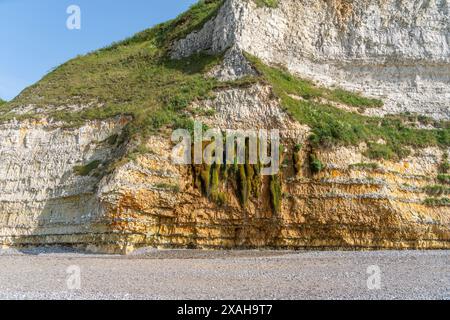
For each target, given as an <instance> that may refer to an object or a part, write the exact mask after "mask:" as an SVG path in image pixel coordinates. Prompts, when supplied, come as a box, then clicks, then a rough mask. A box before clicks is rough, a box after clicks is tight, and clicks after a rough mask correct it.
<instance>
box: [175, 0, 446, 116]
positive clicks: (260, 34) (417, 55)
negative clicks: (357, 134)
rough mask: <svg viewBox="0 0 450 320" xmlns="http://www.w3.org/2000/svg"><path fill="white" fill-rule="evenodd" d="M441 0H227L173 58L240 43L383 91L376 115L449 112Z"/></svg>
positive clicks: (319, 77)
mask: <svg viewBox="0 0 450 320" xmlns="http://www.w3.org/2000/svg"><path fill="white" fill-rule="evenodd" d="M449 12H450V3H449V2H448V1H447V0H433V1H425V2H424V1H420V0H408V1H402V0H387V1H386V0H370V1H367V0H352V1H346V0H333V1H325V0H319V1H317V0H280V1H279V7H278V8H276V9H272V8H257V7H256V5H255V4H254V2H253V1H246V0H227V1H226V3H225V5H224V7H223V8H222V9H221V11H220V12H219V15H218V16H217V18H216V19H215V20H213V21H211V22H210V23H208V24H207V25H205V27H204V29H203V30H201V31H199V32H197V33H194V34H192V35H190V36H188V37H187V38H186V39H185V40H181V41H179V42H178V44H177V45H176V46H175V48H174V51H173V56H174V57H183V56H189V55H191V54H192V53H193V52H197V51H202V50H210V51H212V52H222V51H223V50H224V49H226V48H228V47H232V46H234V47H238V48H240V49H241V50H244V51H247V52H249V53H251V54H253V55H255V56H257V57H259V58H261V59H263V60H264V61H265V62H268V63H276V64H282V65H284V66H286V67H287V68H288V69H289V70H290V71H292V72H294V73H297V74H300V75H301V76H303V77H308V78H311V79H313V80H315V81H317V82H318V83H320V84H323V85H326V86H331V85H337V86H339V87H343V88H345V89H348V90H353V91H357V92H363V93H364V94H365V95H369V96H373V97H378V98H383V100H384V101H385V102H386V104H385V106H384V108H383V109H382V110H369V112H372V113H376V114H386V113H400V112H407V111H409V112H416V113H420V114H424V115H428V116H432V117H434V118H436V119H450V13H449Z"/></svg>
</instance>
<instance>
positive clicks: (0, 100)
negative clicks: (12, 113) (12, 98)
mask: <svg viewBox="0 0 450 320" xmlns="http://www.w3.org/2000/svg"><path fill="white" fill-rule="evenodd" d="M5 103H6V101H5V100H3V99H1V98H0V106H1V105H4V104H5Z"/></svg>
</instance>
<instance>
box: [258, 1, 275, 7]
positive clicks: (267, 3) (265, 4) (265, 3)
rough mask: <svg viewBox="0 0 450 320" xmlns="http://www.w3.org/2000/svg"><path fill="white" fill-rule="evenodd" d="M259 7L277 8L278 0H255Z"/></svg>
mask: <svg viewBox="0 0 450 320" xmlns="http://www.w3.org/2000/svg"><path fill="white" fill-rule="evenodd" d="M253 1H254V2H255V3H256V5H257V6H258V7H259V8H262V7H268V8H277V7H278V0H253Z"/></svg>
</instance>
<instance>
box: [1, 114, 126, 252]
mask: <svg viewBox="0 0 450 320" xmlns="http://www.w3.org/2000/svg"><path fill="white" fill-rule="evenodd" d="M125 123H126V120H125V119H122V118H121V119H114V120H110V121H98V122H89V123H86V124H85V125H83V126H82V127H80V128H65V127H64V124H62V123H48V122H46V121H45V120H43V121H26V122H21V123H18V122H10V123H6V124H2V125H1V126H0V140H1V144H0V188H1V192H0V242H1V243H2V244H3V245H32V244H52V243H55V244H64V243H67V244H70V243H73V244H75V245H84V246H87V245H90V244H94V241H92V240H93V239H95V238H96V236H97V235H96V233H98V232H104V231H105V230H106V229H107V225H108V223H107V222H106V220H105V219H104V218H105V217H104V215H103V211H104V210H103V209H102V207H101V206H100V205H99V202H98V200H97V197H96V189H97V187H96V186H97V184H98V178H95V177H93V176H80V175H78V174H77V173H76V172H75V170H74V169H75V168H76V166H77V165H78V166H80V165H85V164H88V163H91V162H93V161H105V160H107V159H109V158H111V157H112V155H113V153H114V150H113V148H111V146H110V145H108V143H106V142H104V140H105V139H107V138H108V137H110V136H112V135H114V134H117V133H118V132H120V130H121V128H122V127H123V125H124V124H125Z"/></svg>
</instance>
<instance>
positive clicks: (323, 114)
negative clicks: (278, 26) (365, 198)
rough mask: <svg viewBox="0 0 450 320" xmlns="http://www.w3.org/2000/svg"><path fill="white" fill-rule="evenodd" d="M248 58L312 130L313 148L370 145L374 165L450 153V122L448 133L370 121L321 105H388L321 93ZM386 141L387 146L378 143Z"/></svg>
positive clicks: (336, 92) (293, 113)
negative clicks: (430, 151)
mask: <svg viewBox="0 0 450 320" xmlns="http://www.w3.org/2000/svg"><path fill="white" fill-rule="evenodd" d="M247 58H248V59H249V60H250V61H251V62H252V63H253V65H254V67H255V68H256V69H257V70H258V71H259V72H260V74H261V76H262V77H263V79H264V81H266V82H267V83H269V84H270V85H271V86H272V87H273V90H274V92H275V94H276V95H277V96H278V97H279V98H280V100H281V103H282V105H283V107H284V108H285V109H286V111H287V112H288V113H289V114H290V115H291V116H292V117H293V118H294V119H296V120H297V121H299V122H300V123H302V124H306V125H308V126H309V127H311V129H312V131H313V135H312V136H311V142H312V143H313V144H315V145H321V146H325V147H326V146H332V145H357V144H359V143H361V142H366V143H367V144H368V147H369V148H368V151H367V156H368V157H370V158H373V159H401V158H403V157H405V156H407V155H408V154H409V153H410V149H409V148H408V147H417V148H423V147H427V146H439V147H443V148H449V147H450V124H449V123H448V122H446V123H442V124H441V127H442V129H435V130H425V129H418V128H412V127H410V126H407V125H406V124H405V121H404V119H402V117H384V118H381V117H370V116H364V115H361V114H358V113H353V112H348V111H344V110H342V109H339V108H337V107H335V106H332V105H330V104H327V103H323V102H320V99H318V98H324V99H326V100H328V101H333V102H339V103H344V104H346V105H349V106H353V107H363V108H364V107H379V106H382V102H381V101H379V100H376V99H368V98H364V97H362V96H360V95H358V94H354V93H350V92H347V91H344V90H342V89H334V90H331V89H326V88H320V87H317V86H315V85H313V84H312V83H311V82H309V81H305V80H302V79H299V78H297V77H294V76H292V75H291V74H289V73H288V72H287V71H285V70H283V69H281V68H275V67H270V66H267V65H265V64H264V63H262V62H261V61H260V60H259V59H257V58H255V57H252V56H250V55H247ZM296 97H299V98H300V99H299V98H296ZM322 101H323V100H322ZM380 140H383V141H384V142H385V143H382V144H381V143H378V142H379V141H380Z"/></svg>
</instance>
